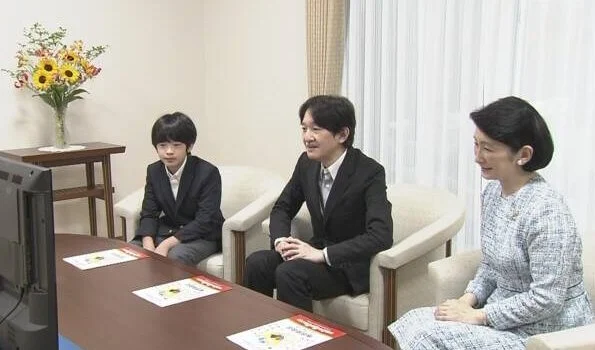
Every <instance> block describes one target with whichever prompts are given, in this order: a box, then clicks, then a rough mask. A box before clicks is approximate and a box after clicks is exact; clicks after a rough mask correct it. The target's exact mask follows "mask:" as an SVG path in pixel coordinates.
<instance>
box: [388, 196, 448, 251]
mask: <svg viewBox="0 0 595 350" xmlns="http://www.w3.org/2000/svg"><path fill="white" fill-rule="evenodd" d="M387 196H388V200H389V201H390V202H391V203H392V217H393V225H394V226H393V240H394V244H397V243H399V242H400V241H402V240H403V239H405V238H407V237H409V236H410V235H411V234H412V233H414V232H417V231H418V230H419V229H421V228H423V227H424V226H427V225H428V224H430V223H432V222H434V221H436V220H438V219H439V218H440V217H442V216H443V215H444V214H445V213H446V212H447V211H449V210H450V209H452V208H451V206H450V204H453V205H456V204H455V203H454V201H456V197H455V196H453V194H452V193H450V192H448V191H446V190H439V189H436V188H431V187H425V186H419V185H411V184H395V185H390V186H388V190H387Z"/></svg>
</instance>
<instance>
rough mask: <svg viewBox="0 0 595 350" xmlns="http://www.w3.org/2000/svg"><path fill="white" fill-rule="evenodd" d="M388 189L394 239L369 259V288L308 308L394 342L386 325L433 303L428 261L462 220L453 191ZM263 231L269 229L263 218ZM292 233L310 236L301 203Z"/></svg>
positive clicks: (442, 248) (415, 187)
mask: <svg viewBox="0 0 595 350" xmlns="http://www.w3.org/2000/svg"><path fill="white" fill-rule="evenodd" d="M387 194H388V199H389V200H390V202H391V203H392V217H393V222H394V228H393V231H394V232H393V237H394V244H393V246H392V248H390V249H388V250H385V251H382V252H380V253H378V254H377V255H376V256H375V257H374V258H373V259H372V264H371V266H370V292H369V293H367V294H362V295H358V296H355V297H352V296H349V295H342V296H339V297H336V298H331V299H325V300H320V301H315V302H314V305H313V307H314V312H315V313H317V314H319V315H323V316H324V317H327V318H329V319H331V320H333V321H335V322H338V323H341V324H345V325H349V326H352V327H355V328H357V329H359V330H361V331H362V332H364V333H366V334H368V335H370V336H372V337H374V338H376V339H379V340H382V341H383V342H384V343H385V344H389V345H394V339H393V337H392V336H391V335H390V333H389V332H388V330H387V329H386V327H387V325H388V324H389V323H390V322H392V321H394V320H395V319H396V318H397V316H400V315H402V314H403V313H405V312H406V311H408V310H410V309H412V308H415V307H420V306H427V305H433V303H434V298H433V296H434V293H433V291H431V290H429V289H428V276H427V272H426V271H427V270H426V269H427V264H428V263H429V262H431V261H434V260H436V259H441V258H443V257H444V256H445V244H446V243H447V241H449V240H450V239H451V238H452V237H453V236H454V235H455V234H456V233H457V232H458V231H459V229H460V228H461V226H462V225H463V221H464V215H465V210H464V207H463V204H462V202H461V201H459V200H458V198H457V197H456V196H455V195H453V194H451V193H450V192H447V191H443V190H437V189H432V188H428V187H423V186H418V185H407V184H402V185H393V186H389V188H388V192H387ZM263 231H264V232H265V233H267V234H270V231H269V221H268V220H266V221H265V222H263ZM292 235H294V236H296V237H300V238H301V239H307V238H309V237H310V236H311V235H312V226H311V224H310V215H309V213H308V210H307V209H306V207H305V206H303V207H302V209H301V210H300V211H299V212H298V214H297V215H296V217H295V218H294V220H293V222H292Z"/></svg>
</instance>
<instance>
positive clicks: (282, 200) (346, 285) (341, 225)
mask: <svg viewBox="0 0 595 350" xmlns="http://www.w3.org/2000/svg"><path fill="white" fill-rule="evenodd" d="M299 116H300V121H301V125H302V137H303V142H304V145H305V147H306V151H305V152H304V153H303V154H302V155H301V156H300V158H299V159H298V162H297V165H296V167H295V170H294V172H293V175H292V177H291V179H290V180H289V183H288V184H287V185H286V186H285V188H284V190H283V192H282V193H281V195H280V196H279V199H278V200H277V202H276V203H275V205H274V207H273V210H272V212H271V223H270V231H271V248H272V249H271V250H263V251H258V252H255V253H253V254H252V255H250V256H249V257H248V259H247V260H246V275H245V281H244V284H245V286H247V287H248V288H251V289H253V290H256V291H258V292H261V293H263V294H266V295H269V296H272V295H273V289H274V288H277V298H278V299H279V300H281V301H284V302H287V303H289V304H292V305H294V306H297V307H299V308H302V309H304V310H308V311H312V300H313V299H314V300H319V299H326V298H331V297H335V296H338V295H341V294H352V295H356V294H361V293H365V292H367V291H368V290H369V288H370V285H369V276H370V271H369V269H370V259H371V257H372V256H373V255H375V254H376V253H378V252H380V251H382V250H385V249H388V248H390V247H391V245H392V242H393V239H392V237H393V235H392V229H393V224H392V218H391V204H390V202H389V201H388V199H387V198H386V182H385V174H384V168H383V167H382V166H381V165H380V164H378V163H377V162H376V161H374V160H373V159H371V158H368V157H367V156H365V155H364V154H363V153H362V152H361V151H360V150H358V149H355V148H353V147H352V144H353V135H354V129H355V112H354V108H353V105H352V104H351V102H349V100H347V99H346V98H344V97H339V96H314V97H311V98H310V99H308V100H307V101H306V102H304V104H303V105H302V106H301V107H300V110H299ZM304 201H305V202H306V205H307V207H308V210H309V212H310V216H311V220H312V227H313V231H314V235H313V237H312V238H311V239H310V241H309V242H304V241H301V240H299V239H297V238H294V237H291V232H290V229H291V220H292V219H293V218H294V217H295V215H296V214H297V212H298V210H299V209H300V207H301V206H302V204H303V202H304Z"/></svg>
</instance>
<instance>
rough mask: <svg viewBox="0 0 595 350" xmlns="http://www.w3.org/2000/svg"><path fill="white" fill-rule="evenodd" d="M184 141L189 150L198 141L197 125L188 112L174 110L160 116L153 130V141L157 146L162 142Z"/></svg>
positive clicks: (154, 145)
mask: <svg viewBox="0 0 595 350" xmlns="http://www.w3.org/2000/svg"><path fill="white" fill-rule="evenodd" d="M172 141H175V142H183V143H184V144H185V145H186V148H187V149H188V150H189V149H190V146H192V145H193V144H194V143H195V142H196V127H195V126H194V123H193V122H192V119H190V118H189V117H188V116H187V115H186V114H184V113H182V112H174V113H172V114H165V115H162V116H161V117H159V119H157V120H156V121H155V124H153V129H152V130H151V142H152V143H153V147H157V144H158V143H162V142H172Z"/></svg>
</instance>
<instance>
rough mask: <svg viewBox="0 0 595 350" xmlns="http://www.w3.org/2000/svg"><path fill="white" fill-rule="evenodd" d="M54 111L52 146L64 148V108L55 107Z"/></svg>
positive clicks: (65, 144)
mask: <svg viewBox="0 0 595 350" xmlns="http://www.w3.org/2000/svg"><path fill="white" fill-rule="evenodd" d="M54 112H55V113H54V123H55V124H54V147H56V148H66V147H67V142H66V120H65V119H66V108H56V109H55V110H54Z"/></svg>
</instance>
